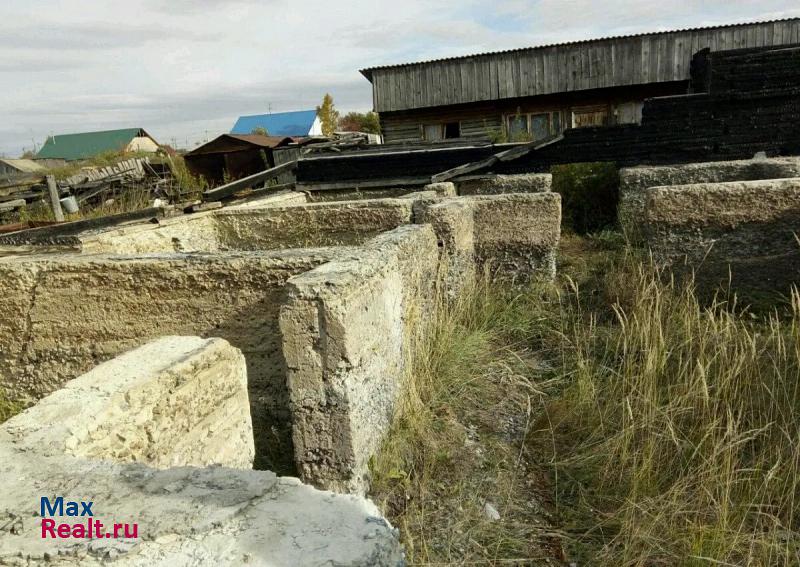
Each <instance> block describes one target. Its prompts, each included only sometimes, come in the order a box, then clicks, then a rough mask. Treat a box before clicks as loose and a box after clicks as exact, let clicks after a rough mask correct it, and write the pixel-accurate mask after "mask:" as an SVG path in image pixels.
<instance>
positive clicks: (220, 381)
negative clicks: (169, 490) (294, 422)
mask: <svg viewBox="0 0 800 567" xmlns="http://www.w3.org/2000/svg"><path fill="white" fill-rule="evenodd" d="M3 429H5V431H7V432H8V433H9V434H10V435H11V438H12V439H13V443H14V446H15V447H17V448H18V449H21V450H24V451H36V452H38V453H40V454H42V455H48V456H50V455H65V454H66V455H72V456H76V457H85V458H94V459H102V460H112V461H130V462H133V461H135V462H140V463H146V464H149V465H151V466H154V467H159V468H162V467H170V466H186V465H191V466H206V465H224V466H228V467H234V468H245V469H249V468H252V466H253V456H254V448H253V426H252V423H251V420H250V405H249V402H248V396H247V368H246V365H245V359H244V356H243V355H242V353H241V352H240V351H239V350H238V349H236V348H233V347H232V346H230V344H229V343H228V342H227V341H224V340H223V339H201V338H199V337H164V338H161V339H157V340H155V341H153V342H151V343H148V344H146V345H144V346H141V347H139V348H137V349H134V350H132V351H129V352H127V353H125V354H123V355H121V356H119V357H117V358H114V359H112V360H110V361H108V362H106V363H103V364H101V365H99V366H97V367H95V368H93V369H92V370H90V371H89V372H88V373H86V374H84V375H82V376H79V377H78V378H76V379H74V380H71V381H70V382H68V383H67V384H66V386H65V387H64V388H62V389H60V390H57V391H56V392H54V393H52V394H50V395H49V396H47V397H46V398H44V399H42V400H40V401H39V402H38V403H37V404H36V405H35V406H33V407H32V408H30V409H28V410H26V411H24V412H23V413H21V414H19V415H17V416H16V417H14V418H12V419H10V420H8V421H7V422H6V423H5V424H4V425H3Z"/></svg>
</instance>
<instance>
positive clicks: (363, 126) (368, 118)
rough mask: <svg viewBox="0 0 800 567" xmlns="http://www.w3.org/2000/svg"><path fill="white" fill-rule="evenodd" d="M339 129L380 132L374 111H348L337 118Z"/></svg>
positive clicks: (379, 124) (379, 125)
mask: <svg viewBox="0 0 800 567" xmlns="http://www.w3.org/2000/svg"><path fill="white" fill-rule="evenodd" d="M339 130H340V131H342V132H367V133H368V134H380V133H381V123H380V120H379V119H378V114H377V113H376V112H372V111H370V112H348V113H347V114H345V115H344V116H342V117H341V118H340V119H339Z"/></svg>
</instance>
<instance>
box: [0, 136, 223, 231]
mask: <svg viewBox="0 0 800 567" xmlns="http://www.w3.org/2000/svg"><path fill="white" fill-rule="evenodd" d="M141 157H149V158H150V159H151V160H162V159H163V160H165V161H166V162H168V163H169V167H170V170H171V171H172V179H173V181H172V184H171V187H170V190H171V191H172V192H174V193H175V194H176V195H177V196H178V197H179V199H180V201H191V200H195V199H200V198H201V195H202V193H203V191H205V190H206V189H208V188H209V184H208V182H207V181H206V180H205V179H204V178H203V177H201V176H195V175H192V173H191V172H190V171H189V170H188V168H187V166H186V162H185V161H184V159H183V157H181V156H179V155H177V154H175V155H170V154H169V153H165V154H164V155H159V156H153V154H150V153H144V152H116V151H109V152H103V153H101V154H98V155H97V156H94V157H93V158H91V159H88V160H81V161H77V162H70V163H68V164H67V165H65V166H61V167H56V168H52V169H49V170H47V171H46V172H45V173H46V174H49V175H54V176H55V177H56V179H57V180H63V179H66V178H68V177H71V176H73V175H76V174H77V173H79V172H80V171H81V169H82V168H87V167H108V166H113V165H116V164H117V163H119V162H121V161H124V160H128V159H133V158H141ZM43 198H45V199H46V196H43ZM154 198H155V195H154V194H153V192H152V191H151V187H150V186H148V185H146V184H141V185H133V186H129V187H127V188H126V189H125V190H124V191H121V192H119V194H117V195H115V196H114V198H113V199H110V202H103V203H101V204H99V205H98V206H95V207H88V206H86V205H85V204H84V205H83V206H82V207H81V210H80V211H79V212H77V213H74V214H67V213H65V219H66V220H68V221H74V220H81V219H86V218H95V217H99V216H106V215H113V214H119V213H126V212H132V211H137V210H140V209H144V208H147V207H150V206H152V203H153V200H154ZM6 217H7V218H6V219H5V221H6V222H28V221H47V222H53V221H55V216H54V214H53V210H52V209H51V207H50V204H49V202H48V201H45V200H41V201H34V202H32V203H29V204H28V206H27V207H24V208H21V209H19V210H18V212H16V213H12V214H8V215H6Z"/></svg>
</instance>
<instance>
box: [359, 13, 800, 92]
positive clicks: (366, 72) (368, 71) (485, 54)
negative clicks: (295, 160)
mask: <svg viewBox="0 0 800 567" xmlns="http://www.w3.org/2000/svg"><path fill="white" fill-rule="evenodd" d="M794 20H800V18H778V19H774V20H762V21H754V22H741V23H737V24H722V25H718V26H701V27H696V28H680V29H675V30H666V31H654V32H642V33H635V34H629V35H610V36H605V37H598V38H591V39H579V40H575V41H565V42H562V43H548V44H545V45H535V46H531V47H517V48H514V49H504V50H500V51H485V52H483V53H473V54H471V55H456V56H454V57H441V58H438V59H427V60H423V61H410V62H406V63H394V64H390V65H377V66H374V67H367V68H365V69H361V70H360V71H359V72H360V73H361V74H362V75H364V77H366V78H367V80H369V81H370V82H372V72H373V71H379V70H381V69H396V68H398V67H411V66H415V65H427V64H429V63H440V62H443V61H457V60H463V59H471V58H473V57H491V56H494V55H502V54H506V53H517V52H520V51H530V50H535V49H549V48H553V47H566V46H569V45H579V44H584V43H594V42H601V41H610V40H617V39H628V38H635V37H645V36H657V35H666V34H672V33H682V32H690V31H703V30H716V29H723V28H736V27H742V26H752V25H758V24H772V23H776V22H790V21H794Z"/></svg>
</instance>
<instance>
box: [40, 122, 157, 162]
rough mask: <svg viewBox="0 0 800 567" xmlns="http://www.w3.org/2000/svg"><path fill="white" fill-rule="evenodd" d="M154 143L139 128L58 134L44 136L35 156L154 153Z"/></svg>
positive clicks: (75, 158) (64, 156) (53, 157)
mask: <svg viewBox="0 0 800 567" xmlns="http://www.w3.org/2000/svg"><path fill="white" fill-rule="evenodd" d="M156 150H158V142H156V141H155V140H154V139H153V137H152V136H150V134H148V133H147V132H145V131H144V130H143V129H142V128H124V129H122V130H104V131H101V132H83V133H81V134H61V135H58V136H50V137H49V138H47V141H46V142H45V144H44V146H42V149H41V150H39V153H37V154H36V159H37V160H38V159H64V160H67V161H74V160H79V159H88V158H91V157H94V156H96V155H97V154H100V153H103V152H108V151H114V152H155V151H156Z"/></svg>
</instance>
